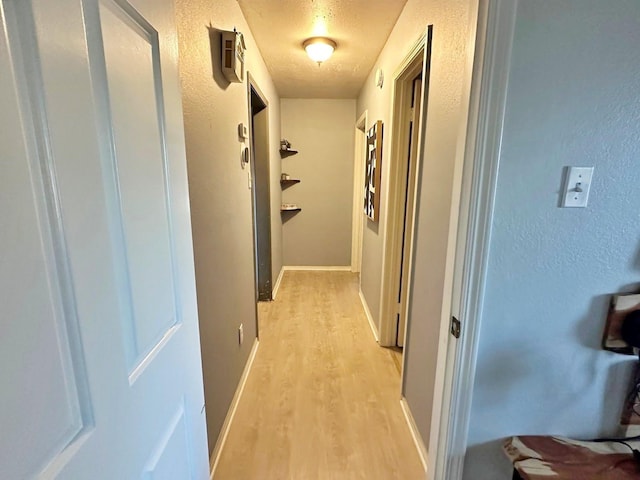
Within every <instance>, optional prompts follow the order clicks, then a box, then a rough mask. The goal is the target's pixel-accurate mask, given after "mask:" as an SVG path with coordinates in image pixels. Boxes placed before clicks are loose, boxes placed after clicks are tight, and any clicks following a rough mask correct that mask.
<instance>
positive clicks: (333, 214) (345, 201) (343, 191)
mask: <svg viewBox="0 0 640 480" xmlns="http://www.w3.org/2000/svg"><path fill="white" fill-rule="evenodd" d="M280 105H281V121H282V137H283V138H286V139H287V140H289V141H290V142H291V144H292V148H294V149H295V150H298V151H299V152H300V153H298V154H297V155H294V156H290V157H287V158H285V159H283V160H282V171H283V172H286V173H288V174H289V175H291V177H292V178H298V179H300V180H301V182H300V183H299V184H297V185H294V186H291V187H289V188H287V189H285V190H284V191H283V192H282V201H283V202H284V203H295V204H297V205H298V206H300V207H301V208H302V211H301V212H299V213H297V214H295V215H291V214H285V216H284V217H283V219H284V223H283V225H282V250H283V256H284V257H283V258H284V264H285V265H307V266H308V265H314V266H315V265H322V266H348V265H351V213H352V209H351V208H352V199H353V196H352V195H353V152H354V148H355V146H354V130H355V123H356V101H355V100H332V99H292V98H283V99H282V100H281V103H280Z"/></svg>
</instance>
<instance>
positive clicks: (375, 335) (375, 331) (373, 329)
mask: <svg viewBox="0 0 640 480" xmlns="http://www.w3.org/2000/svg"><path fill="white" fill-rule="evenodd" d="M358 295H359V296H360V303H362V308H363V309H364V314H365V315H366V317H367V320H368V321H369V326H370V327H371V332H372V333H373V338H375V339H376V342H378V343H380V336H379V335H378V328H377V327H376V323H375V322H374V321H373V316H372V315H371V310H369V305H367V300H366V299H365V298H364V294H363V293H362V290H361V289H359V290H358Z"/></svg>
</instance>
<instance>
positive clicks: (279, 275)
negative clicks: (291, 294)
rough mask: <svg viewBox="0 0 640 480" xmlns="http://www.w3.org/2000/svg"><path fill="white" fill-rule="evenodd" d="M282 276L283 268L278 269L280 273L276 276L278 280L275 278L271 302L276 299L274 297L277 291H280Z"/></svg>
mask: <svg viewBox="0 0 640 480" xmlns="http://www.w3.org/2000/svg"><path fill="white" fill-rule="evenodd" d="M283 275H284V267H282V268H280V273H279V274H278V278H276V283H275V284H274V285H273V290H272V291H271V300H275V299H276V295H277V294H278V290H279V289H280V283H281V282H282V276H283Z"/></svg>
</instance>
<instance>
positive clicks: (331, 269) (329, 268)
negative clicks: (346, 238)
mask: <svg viewBox="0 0 640 480" xmlns="http://www.w3.org/2000/svg"><path fill="white" fill-rule="evenodd" d="M282 269H283V270H289V271H298V270H302V271H304V270H308V271H327V272H350V271H351V265H337V266H331V265H327V266H325V265H306V266H304V265H287V266H284V267H282Z"/></svg>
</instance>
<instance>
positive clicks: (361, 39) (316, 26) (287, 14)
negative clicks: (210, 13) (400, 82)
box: [238, 0, 407, 98]
mask: <svg viewBox="0 0 640 480" xmlns="http://www.w3.org/2000/svg"><path fill="white" fill-rule="evenodd" d="M406 2H407V0H275V1H274V0H238V3H239V4H240V8H241V9H242V12H243V13H244V16H245V17H246V19H247V22H248V24H249V28H251V32H252V33H253V36H254V38H255V40H256V42H257V44H258V48H259V49H260V53H261V54H262V57H263V58H264V61H265V63H266V64H267V68H268V69H269V73H271V77H272V78H273V81H274V83H275V85H276V88H277V90H278V93H279V94H280V96H281V97H283V98H356V97H357V95H358V92H359V91H360V89H361V88H362V84H363V83H364V81H365V79H366V78H367V75H368V74H369V72H370V71H371V68H372V67H373V65H374V62H375V61H376V59H377V58H378V55H379V53H380V51H381V50H382V47H383V46H384V44H385V42H386V41H387V38H388V37H389V34H390V33H391V29H392V28H393V25H394V24H395V23H396V20H397V19H398V16H399V15H400V12H401V11H402V8H403V7H404V4H405V3H406ZM313 36H327V37H329V38H331V39H333V40H334V41H335V42H336V43H337V44H338V48H337V49H336V51H335V52H334V54H333V56H332V57H331V58H330V59H329V60H327V61H326V62H324V63H323V64H322V65H321V66H318V65H317V64H316V63H314V62H313V61H311V60H310V59H309V57H307V54H306V52H305V51H304V49H303V48H302V42H303V41H304V40H306V39H307V38H309V37H313Z"/></svg>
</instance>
